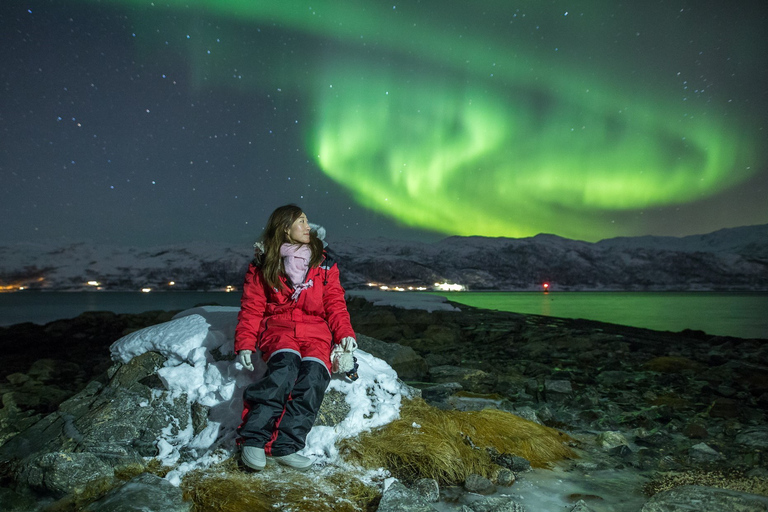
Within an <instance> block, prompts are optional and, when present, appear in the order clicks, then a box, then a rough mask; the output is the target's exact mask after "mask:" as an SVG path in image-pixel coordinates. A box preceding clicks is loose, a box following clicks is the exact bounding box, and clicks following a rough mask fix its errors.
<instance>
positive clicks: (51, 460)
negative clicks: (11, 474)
mask: <svg viewBox="0 0 768 512" xmlns="http://www.w3.org/2000/svg"><path fill="white" fill-rule="evenodd" d="M113 476H114V470H113V469H112V467H111V466H110V465H109V464H107V463H106V462H104V461H103V460H101V459H99V458H98V457H97V456H96V455H94V454H92V453H88V452H75V453H64V452H53V453H43V454H41V455H35V456H33V457H32V458H31V459H29V460H27V461H26V463H25V464H24V466H23V468H22V469H21V474H20V475H19V480H22V481H24V482H25V483H27V485H29V487H31V488H34V489H39V490H43V491H45V492H47V493H50V494H52V495H54V496H56V497H63V496H66V495H67V494H70V493H72V492H74V491H75V490H78V489H84V488H85V487H86V486H87V485H88V484H89V483H91V482H94V481H96V480H101V479H110V478H112V477H113Z"/></svg>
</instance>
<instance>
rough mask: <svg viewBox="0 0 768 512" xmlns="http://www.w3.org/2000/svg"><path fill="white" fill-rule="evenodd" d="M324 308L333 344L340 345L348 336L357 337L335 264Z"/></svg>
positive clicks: (330, 271) (330, 273)
mask: <svg viewBox="0 0 768 512" xmlns="http://www.w3.org/2000/svg"><path fill="white" fill-rule="evenodd" d="M323 306H324V308H325V318H326V321H327V322H328V326H329V327H330V329H331V333H333V342H334V343H339V341H341V339H342V338H346V337H347V336H351V337H353V338H354V337H355V331H354V329H352V323H351V322H350V321H349V311H347V302H346V301H345V300H344V288H342V287H341V283H340V282H339V267H338V266H337V265H336V264H335V263H334V264H333V265H332V266H331V268H330V269H328V277H327V284H325V286H324V288H323Z"/></svg>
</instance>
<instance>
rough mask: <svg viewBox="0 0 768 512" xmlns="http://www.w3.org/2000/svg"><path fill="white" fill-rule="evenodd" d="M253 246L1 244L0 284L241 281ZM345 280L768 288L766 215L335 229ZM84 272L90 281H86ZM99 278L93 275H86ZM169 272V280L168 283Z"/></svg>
mask: <svg viewBox="0 0 768 512" xmlns="http://www.w3.org/2000/svg"><path fill="white" fill-rule="evenodd" d="M252 250H253V249H252V248H251V247H250V246H242V247H240V246H233V245H225V244H212V243H205V242H196V243H192V244H169V245H162V246H155V247H128V246H126V247H121V246H117V245H99V244H92V243H86V242H74V243H66V244H60V245H58V246H55V245H52V244H40V243H30V242H25V243H16V244H7V245H2V246H0V261H2V263H0V287H1V288H2V289H4V290H5V291H14V290H18V289H22V288H23V289H37V290H58V291H70V290H95V289H102V290H114V291H138V290H140V289H142V288H148V289H151V290H217V289H226V288H227V287H232V288H234V289H238V288H239V287H240V285H241V283H242V279H243V275H244V273H245V269H246V267H247V265H248V262H249V261H250V259H251V257H252V254H253V252H252ZM329 250H330V252H331V253H332V254H333V255H334V256H335V258H336V260H337V261H339V262H340V266H341V267H342V283H343V284H344V286H345V287H347V288H350V289H352V288H367V287H369V284H368V283H376V284H377V285H387V286H390V287H392V286H404V287H407V286H414V287H418V286H422V287H430V286H434V284H435V283H441V282H451V283H457V284H461V285H463V286H465V287H466V288H467V289H469V290H478V291H480V290H496V291H519V290H540V289H541V286H542V285H543V283H545V282H547V283H549V284H550V287H551V288H550V289H553V290H555V289H560V290H584V291H587V290H635V291H641V290H651V291H661V290H721V291H728V290H734V291H736V290H738V291H766V290H768V224H763V225H756V226H743V227H737V228H725V229H721V230H718V231H715V232H713V233H708V234H703V235H689V236H685V237H666V236H665V237H662V236H642V237H617V238H610V239H605V240H600V241H598V242H585V241H580V240H570V239H567V238H562V237H559V236H557V235H552V234H539V235H536V236H534V237H529V238H519V239H515V238H503V237H499V238H490V237H479V236H472V237H460V236H453V237H448V238H445V239H442V240H439V241H437V242H419V241H401V240H392V239H386V238H372V239H344V238H339V239H336V240H331V245H330V249H329ZM89 282H91V284H88V283H89ZM94 283H98V284H94ZM171 283H173V284H171Z"/></svg>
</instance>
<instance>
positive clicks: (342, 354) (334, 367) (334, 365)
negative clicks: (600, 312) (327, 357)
mask: <svg viewBox="0 0 768 512" xmlns="http://www.w3.org/2000/svg"><path fill="white" fill-rule="evenodd" d="M350 339H352V338H350ZM354 367H355V358H354V357H353V356H352V352H347V351H346V350H344V348H343V347H342V346H341V344H338V345H336V346H335V347H333V350H331V371H333V373H347V372H348V371H350V370H352V369H353V368H354Z"/></svg>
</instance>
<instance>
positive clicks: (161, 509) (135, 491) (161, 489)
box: [84, 473, 192, 512]
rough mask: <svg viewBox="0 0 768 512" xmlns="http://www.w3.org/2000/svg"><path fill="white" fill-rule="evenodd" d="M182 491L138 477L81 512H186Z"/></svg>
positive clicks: (158, 480) (150, 477)
mask: <svg viewBox="0 0 768 512" xmlns="http://www.w3.org/2000/svg"><path fill="white" fill-rule="evenodd" d="M190 510H192V503H190V502H188V501H184V493H183V492H182V490H181V489H180V488H178V487H176V486H174V485H172V484H171V483H170V482H168V481H167V480H165V479H163V478H160V477H159V476H156V475H153V474H150V473H142V474H141V475H139V476H137V477H135V478H133V479H132V480H130V481H129V482H127V483H126V484H125V485H123V486H121V487H118V488H116V489H113V490H112V491H111V492H110V493H109V494H107V495H106V496H104V497H103V498H101V499H100V500H98V501H95V502H93V503H91V504H90V505H88V506H87V507H86V508H85V509H84V511H85V512H189V511H190Z"/></svg>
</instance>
